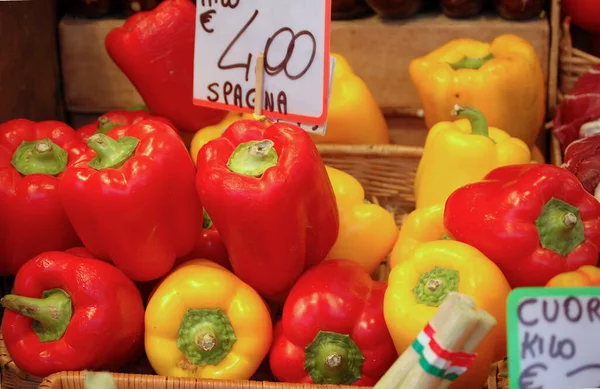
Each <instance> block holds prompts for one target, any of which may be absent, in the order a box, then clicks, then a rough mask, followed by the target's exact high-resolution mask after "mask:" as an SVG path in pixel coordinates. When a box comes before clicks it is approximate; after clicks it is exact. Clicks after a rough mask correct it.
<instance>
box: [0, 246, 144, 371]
mask: <svg viewBox="0 0 600 389" xmlns="http://www.w3.org/2000/svg"><path fill="white" fill-rule="evenodd" d="M13 293H14V294H10V295H6V296H4V297H3V298H2V300H0V303H1V304H2V306H4V308H6V310H5V311H4V320H3V322H2V335H3V336H4V343H5V344H6V348H7V350H8V352H9V354H10V355H11V357H12V359H13V360H14V361H15V363H16V365H17V366H18V367H19V368H20V369H22V370H24V371H26V372H27V373H29V374H32V375H34V376H37V377H45V376H48V375H50V374H53V373H56V372H59V371H65V370H69V371H77V370H84V369H90V370H100V369H108V370H117V369H119V368H121V367H122V366H123V365H125V364H126V363H128V362H129V361H131V360H132V359H133V358H135V357H136V356H137V355H139V354H140V353H141V351H142V350H143V342H144V306H143V305H142V298H141V297H140V293H139V292H138V290H137V288H136V287H135V285H134V284H133V282H132V281H131V280H129V279H128V278H127V277H126V276H125V274H123V272H121V271H120V270H119V269H117V268H116V267H114V266H113V265H110V264H108V263H106V262H102V261H99V260H96V259H91V258H83V257H79V256H76V255H72V254H68V253H63V252H58V251H50V252H46V253H43V254H40V255H38V256H37V257H35V258H33V259H31V260H30V261H28V262H27V263H26V264H25V265H23V267H22V268H21V270H19V273H18V274H17V277H16V279H15V283H14V291H13Z"/></svg>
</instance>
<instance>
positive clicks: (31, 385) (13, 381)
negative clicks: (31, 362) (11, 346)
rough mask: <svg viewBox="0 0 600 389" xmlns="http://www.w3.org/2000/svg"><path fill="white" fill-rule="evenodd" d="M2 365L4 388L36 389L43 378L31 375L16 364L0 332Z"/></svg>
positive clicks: (0, 362) (0, 358) (0, 363)
mask: <svg viewBox="0 0 600 389" xmlns="http://www.w3.org/2000/svg"><path fill="white" fill-rule="evenodd" d="M0 366H1V367H2V389H35V388H37V387H38V386H39V384H40V382H42V379H41V378H38V377H34V376H31V375H29V374H27V373H25V372H24V371H22V370H21V369H19V368H18V367H17V365H15V363H14V362H13V360H12V358H11V357H10V355H9V354H8V351H7V350H6V347H5V345H4V340H3V339H2V334H0Z"/></svg>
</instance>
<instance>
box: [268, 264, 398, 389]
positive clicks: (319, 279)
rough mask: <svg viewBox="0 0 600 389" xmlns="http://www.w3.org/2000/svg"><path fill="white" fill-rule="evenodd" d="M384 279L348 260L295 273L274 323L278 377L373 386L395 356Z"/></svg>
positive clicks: (274, 365)
mask: <svg viewBox="0 0 600 389" xmlns="http://www.w3.org/2000/svg"><path fill="white" fill-rule="evenodd" d="M386 289H387V284H386V283H385V282H378V281H373V280H372V279H371V277H370V276H369V274H368V273H367V271H366V270H364V269H363V268H362V267H361V266H360V265H358V264H357V263H355V262H353V261H349V260H328V261H325V262H323V263H321V264H319V265H317V266H315V267H313V268H311V269H309V270H308V271H306V273H304V274H303V275H302V277H300V279H299V280H298V282H297V283H296V285H294V287H293V288H292V290H291V292H290V295H289V297H288V299H287V300H286V301H285V304H284V306H283V316H282V319H281V321H280V322H278V323H277V325H276V327H275V333H274V338H273V347H272V348H271V354H270V360H269V362H270V365H271V370H272V371H273V374H274V375H275V377H276V378H277V379H278V380H280V381H283V382H299V383H315V384H336V385H338V384H342V385H364V386H370V385H374V384H375V383H377V381H379V379H380V378H381V377H382V376H383V374H384V373H385V372H386V371H387V370H388V369H389V368H390V366H391V365H392V364H393V363H394V361H395V360H396V359H397V358H398V354H397V352H396V348H395V347H394V343H393V341H392V338H391V335H390V333H389V331H388V329H387V326H386V324H385V320H384V317H383V297H384V295H385V291H386Z"/></svg>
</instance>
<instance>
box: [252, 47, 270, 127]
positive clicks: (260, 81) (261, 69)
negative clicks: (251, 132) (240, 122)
mask: <svg viewBox="0 0 600 389" xmlns="http://www.w3.org/2000/svg"><path fill="white" fill-rule="evenodd" d="M264 83H265V53H263V52H260V53H258V56H257V57H256V86H255V93H254V96H255V97H254V118H255V119H256V120H260V121H261V122H266V121H267V118H266V117H265V116H264V115H263V114H262V105H263V96H264Z"/></svg>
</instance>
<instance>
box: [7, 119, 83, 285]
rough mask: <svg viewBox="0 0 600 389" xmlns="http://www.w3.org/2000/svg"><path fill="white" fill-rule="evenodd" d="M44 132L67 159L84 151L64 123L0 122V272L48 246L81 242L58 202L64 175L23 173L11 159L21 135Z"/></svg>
mask: <svg viewBox="0 0 600 389" xmlns="http://www.w3.org/2000/svg"><path fill="white" fill-rule="evenodd" d="M45 138H49V139H50V140H52V141H53V142H54V143H55V144H57V145H58V146H60V147H61V148H63V149H64V150H66V151H67V152H68V156H69V157H68V164H72V163H73V162H75V161H76V160H77V159H78V158H80V157H81V155H82V154H83V153H84V151H85V145H84V144H83V143H82V142H81V141H80V140H79V138H78V136H77V134H76V133H75V131H74V130H73V129H72V128H71V127H69V126H68V125H66V124H64V123H60V122H57V121H43V122H32V121H30V120H26V119H14V120H9V121H7V122H4V123H2V124H0V215H2V216H0V275H9V274H10V275H16V274H17V271H18V270H19V268H20V267H21V265H23V264H24V263H25V262H27V261H28V260H30V259H31V258H33V257H34V256H36V255H38V254H40V253H43V252H44V251H50V250H65V249H68V248H71V247H74V246H78V245H80V244H81V242H80V241H79V238H78V237H77V235H76V234H75V231H74V230H73V227H72V226H71V223H70V222H69V220H68V219H67V215H66V213H65V212H64V210H63V207H62V204H61V202H60V197H59V194H58V185H59V182H60V181H61V177H62V175H61V174H59V175H57V176H50V175H47V174H29V175H27V176H24V175H22V174H20V173H19V172H18V171H17V170H16V169H15V168H14V167H13V165H12V164H11V159H12V157H13V153H14V152H15V150H16V149H17V148H18V147H19V146H20V145H21V143H22V142H23V141H34V140H42V139H45Z"/></svg>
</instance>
